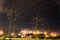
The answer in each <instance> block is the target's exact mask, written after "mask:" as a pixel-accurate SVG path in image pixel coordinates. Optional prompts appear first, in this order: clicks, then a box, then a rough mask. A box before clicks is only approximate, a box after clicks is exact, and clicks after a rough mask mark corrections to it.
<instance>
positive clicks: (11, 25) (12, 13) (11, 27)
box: [8, 8, 16, 35]
mask: <svg viewBox="0 0 60 40" xmlns="http://www.w3.org/2000/svg"><path fill="white" fill-rule="evenodd" d="M8 16H9V18H10V19H9V20H10V23H9V30H8V35H10V33H11V32H13V33H14V34H15V25H14V23H15V20H16V18H15V17H16V14H15V11H14V10H13V9H12V8H11V9H9V15H8Z"/></svg>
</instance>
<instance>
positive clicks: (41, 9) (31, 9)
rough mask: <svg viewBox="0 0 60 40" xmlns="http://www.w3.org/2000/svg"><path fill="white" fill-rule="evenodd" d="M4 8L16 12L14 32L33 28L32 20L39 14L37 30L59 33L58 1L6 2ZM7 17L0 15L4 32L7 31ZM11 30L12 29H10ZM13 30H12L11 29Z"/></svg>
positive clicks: (14, 0) (59, 4) (12, 0)
mask: <svg viewBox="0 0 60 40" xmlns="http://www.w3.org/2000/svg"><path fill="white" fill-rule="evenodd" d="M3 7H4V8H7V10H8V9H10V8H12V7H14V8H13V10H15V11H16V15H17V17H15V18H16V21H15V23H14V25H15V27H16V31H19V30H21V29H32V28H34V25H33V24H31V23H33V19H34V18H36V17H37V14H38V13H39V29H40V30H48V26H49V29H50V30H53V31H57V32H59V31H60V2H59V0H6V1H5V2H4V5H3ZM8 18H9V16H7V13H6V12H5V13H3V12H1V13H0V25H1V28H2V29H4V30H8V27H9V20H8ZM12 28H13V27H12ZM12 30H13V29H12Z"/></svg>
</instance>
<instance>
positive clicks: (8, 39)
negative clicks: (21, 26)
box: [0, 37, 60, 40]
mask: <svg viewBox="0 0 60 40" xmlns="http://www.w3.org/2000/svg"><path fill="white" fill-rule="evenodd" d="M0 40H60V39H46V38H44V39H40V38H11V39H10V38H5V39H4V38H3V37H0Z"/></svg>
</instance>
